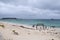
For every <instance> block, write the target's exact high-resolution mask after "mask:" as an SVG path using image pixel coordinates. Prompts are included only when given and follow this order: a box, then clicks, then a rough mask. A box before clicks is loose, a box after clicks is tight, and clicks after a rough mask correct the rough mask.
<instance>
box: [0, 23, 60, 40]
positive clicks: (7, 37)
mask: <svg viewBox="0 0 60 40" xmlns="http://www.w3.org/2000/svg"><path fill="white" fill-rule="evenodd" d="M0 25H4V27H1V26H0V35H1V36H2V38H1V36H0V38H1V39H0V40H60V28H54V29H53V28H52V29H48V30H47V29H46V30H41V31H39V30H35V29H34V28H33V27H30V26H27V25H23V24H14V23H8V22H0ZM22 25H23V26H24V27H26V28H23V27H20V26H22ZM29 28H30V29H29Z"/></svg>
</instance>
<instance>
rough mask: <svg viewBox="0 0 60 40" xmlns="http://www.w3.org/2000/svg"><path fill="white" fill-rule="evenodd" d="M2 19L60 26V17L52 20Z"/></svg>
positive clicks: (28, 23)
mask: <svg viewBox="0 0 60 40" xmlns="http://www.w3.org/2000/svg"><path fill="white" fill-rule="evenodd" d="M0 21H5V22H12V23H20V24H26V25H33V24H37V23H41V24H44V25H46V26H56V27H60V19H54V20H51V19H4V20H0Z"/></svg>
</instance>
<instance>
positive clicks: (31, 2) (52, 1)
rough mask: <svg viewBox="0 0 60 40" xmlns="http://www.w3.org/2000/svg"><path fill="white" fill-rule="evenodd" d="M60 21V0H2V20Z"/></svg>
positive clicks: (0, 14) (0, 3) (0, 7)
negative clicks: (14, 18)
mask: <svg viewBox="0 0 60 40" xmlns="http://www.w3.org/2000/svg"><path fill="white" fill-rule="evenodd" d="M2 17H16V18H24V19H51V18H54V19H60V0H0V18H2Z"/></svg>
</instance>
